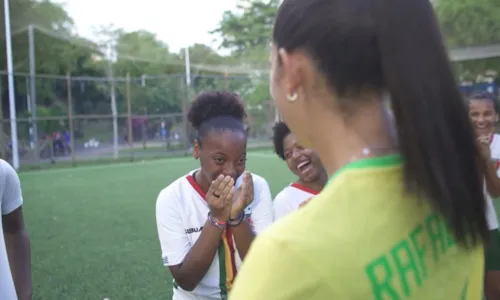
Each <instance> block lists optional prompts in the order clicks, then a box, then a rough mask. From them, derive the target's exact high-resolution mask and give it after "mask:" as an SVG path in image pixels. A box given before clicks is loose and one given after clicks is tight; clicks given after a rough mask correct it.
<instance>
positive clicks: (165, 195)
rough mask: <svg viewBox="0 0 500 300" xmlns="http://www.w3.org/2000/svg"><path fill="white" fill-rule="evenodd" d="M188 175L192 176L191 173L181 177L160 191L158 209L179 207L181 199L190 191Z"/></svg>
mask: <svg viewBox="0 0 500 300" xmlns="http://www.w3.org/2000/svg"><path fill="white" fill-rule="evenodd" d="M188 176H190V174H187V175H185V176H182V177H179V178H178V179H176V180H175V181H174V182H172V183H171V184H169V185H168V186H167V187H165V188H164V189H162V190H161V191H160V193H159V194H158V198H157V199H156V209H157V210H159V209H162V208H169V209H172V208H173V207H178V205H179V201H180V199H181V198H183V197H185V194H186V193H188V192H189V190H188V185H189V181H188V179H187V177H188Z"/></svg>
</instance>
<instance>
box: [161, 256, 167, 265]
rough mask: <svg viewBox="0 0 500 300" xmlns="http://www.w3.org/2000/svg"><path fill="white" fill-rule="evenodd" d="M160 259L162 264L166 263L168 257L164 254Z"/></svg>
mask: <svg viewBox="0 0 500 300" xmlns="http://www.w3.org/2000/svg"><path fill="white" fill-rule="evenodd" d="M161 260H162V261H163V264H164V265H168V257H166V256H164V257H162V258H161Z"/></svg>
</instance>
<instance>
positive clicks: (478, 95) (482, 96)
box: [466, 91, 498, 112]
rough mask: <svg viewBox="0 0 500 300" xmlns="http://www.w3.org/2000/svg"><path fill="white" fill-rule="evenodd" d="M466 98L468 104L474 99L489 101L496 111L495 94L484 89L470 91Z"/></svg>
mask: <svg viewBox="0 0 500 300" xmlns="http://www.w3.org/2000/svg"><path fill="white" fill-rule="evenodd" d="M466 99H467V103H468V104H470V102H471V101H474V100H480V101H491V103H493V109H494V110H495V112H498V107H497V105H498V103H497V100H496V97H495V95H494V94H492V93H489V92H484V91H480V92H472V93H471V94H470V95H469V96H468V97H467V98H466Z"/></svg>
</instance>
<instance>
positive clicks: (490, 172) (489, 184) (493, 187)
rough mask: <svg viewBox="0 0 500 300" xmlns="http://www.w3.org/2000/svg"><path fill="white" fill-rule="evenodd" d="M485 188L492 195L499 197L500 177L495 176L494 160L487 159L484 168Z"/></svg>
mask: <svg viewBox="0 0 500 300" xmlns="http://www.w3.org/2000/svg"><path fill="white" fill-rule="evenodd" d="M484 177H485V179H486V189H487V190H488V193H489V194H490V195H491V196H492V197H500V178H498V176H497V169H496V165H495V162H492V161H487V162H486V170H485V176H484Z"/></svg>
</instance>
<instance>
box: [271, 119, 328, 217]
mask: <svg viewBox="0 0 500 300" xmlns="http://www.w3.org/2000/svg"><path fill="white" fill-rule="evenodd" d="M273 144H274V152H276V154H277V155H278V157H279V158H281V159H282V160H284V161H285V162H286V164H287V166H288V169H289V170H290V171H292V173H293V174H295V175H296V176H297V179H296V180H295V181H294V182H293V183H292V184H290V185H289V186H287V187H285V188H284V189H283V190H281V192H279V193H278V195H277V196H276V198H274V201H273V213H274V220H275V221H276V220H278V219H281V218H282V217H284V216H285V215H288V214H289V213H291V212H292V211H295V210H296V209H297V208H299V207H301V206H303V205H305V204H306V203H307V202H308V201H309V200H310V199H311V198H312V197H314V196H315V195H317V194H318V193H319V192H320V191H321V190H322V189H323V187H324V186H325V183H326V180H327V179H328V177H327V175H326V172H325V169H324V168H323V166H322V165H321V161H320V160H319V157H318V154H317V153H316V152H315V151H314V150H312V149H309V148H304V147H302V146H301V145H300V144H299V143H298V142H297V138H296V137H295V134H293V133H291V132H290V129H289V128H288V126H287V125H286V124H285V122H277V123H276V124H275V125H274V127H273Z"/></svg>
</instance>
